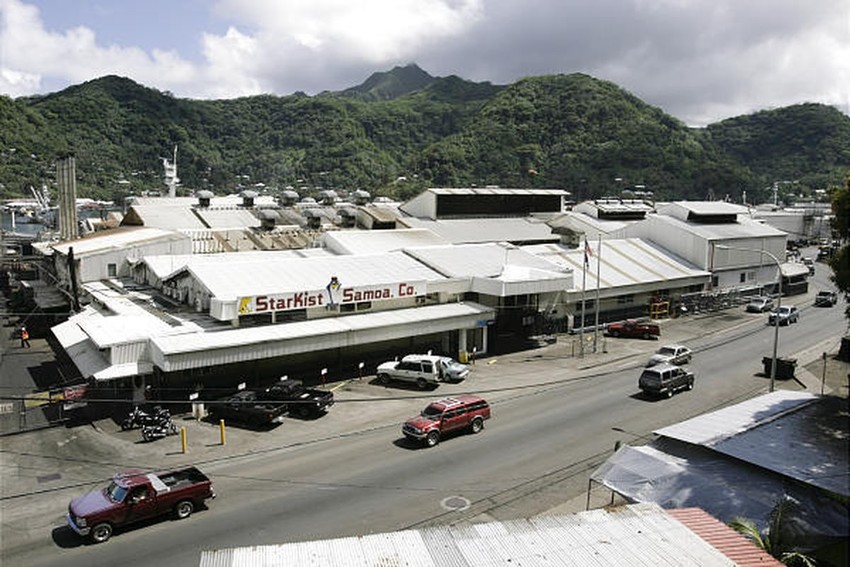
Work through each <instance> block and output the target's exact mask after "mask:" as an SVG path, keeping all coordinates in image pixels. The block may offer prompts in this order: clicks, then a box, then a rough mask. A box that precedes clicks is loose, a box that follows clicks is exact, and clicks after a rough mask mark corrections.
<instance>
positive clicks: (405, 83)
mask: <svg viewBox="0 0 850 567" xmlns="http://www.w3.org/2000/svg"><path fill="white" fill-rule="evenodd" d="M435 80H436V79H435V78H434V77H432V76H431V75H429V74H428V73H426V72H425V71H423V70H422V68H421V67H419V66H418V65H417V64H415V63H409V64H407V65H405V66H403V67H402V66H397V67H393V68H392V69H391V70H389V71H382V72H379V73H372V75H370V76H369V78H368V79H366V80H365V81H364V82H363V83H362V84H360V85H358V86H356V87H351V88H349V89H345V90H344V91H342V93H341V94H342V95H344V96H351V97H355V98H359V99H362V100H370V101H378V100H392V99H395V98H398V97H400V96H404V95H406V94H410V93H412V92H415V91H419V90H422V89H424V88H425V87H427V86H428V85H430V84H432V83H433V82H434V81H435Z"/></svg>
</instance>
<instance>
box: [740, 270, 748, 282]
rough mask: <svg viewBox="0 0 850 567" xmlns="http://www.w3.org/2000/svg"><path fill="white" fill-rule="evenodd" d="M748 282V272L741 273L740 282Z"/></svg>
mask: <svg viewBox="0 0 850 567" xmlns="http://www.w3.org/2000/svg"><path fill="white" fill-rule="evenodd" d="M746 281H747V273H746V272H741V280H740V282H741V283H746Z"/></svg>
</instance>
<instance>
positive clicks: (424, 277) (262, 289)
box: [187, 252, 443, 300]
mask: <svg viewBox="0 0 850 567" xmlns="http://www.w3.org/2000/svg"><path fill="white" fill-rule="evenodd" d="M187 269H188V270H189V271H190V272H191V273H192V274H194V276H195V277H196V278H197V279H198V281H199V282H200V283H201V284H202V285H203V286H204V287H206V288H207V289H208V290H209V292H210V294H211V295H212V296H213V297H216V298H219V299H223V300H228V299H235V298H237V297H248V296H255V295H262V294H273V293H286V292H289V291H303V290H305V289H306V290H315V289H324V288H325V286H326V285H327V284H328V282H329V281H330V279H331V276H336V277H337V278H339V281H340V283H341V284H342V285H344V286H363V285H377V284H381V283H397V282H404V281H431V280H440V279H443V277H442V276H441V275H440V274H438V273H437V272H435V271H434V270H431V269H430V268H428V267H426V266H425V265H423V264H422V263H421V262H417V261H416V260H414V259H413V258H411V257H409V256H407V255H405V254H403V253H401V252H390V253H388V254H380V255H362V256H360V255H358V256H326V257H317V258H312V257H311V258H292V257H290V256H286V257H284V256H282V255H280V254H279V253H278V252H268V253H267V256H266V257H265V258H264V259H263V260H258V259H257V256H254V255H251V256H249V257H246V258H245V259H242V254H241V253H240V254H236V255H234V257H233V258H232V259H230V260H229V261H228V262H227V263H225V264H222V263H212V264H209V263H206V262H204V263H190V264H189V265H188V267H187Z"/></svg>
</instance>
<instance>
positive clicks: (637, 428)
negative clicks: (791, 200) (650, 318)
mask: <svg viewBox="0 0 850 567" xmlns="http://www.w3.org/2000/svg"><path fill="white" fill-rule="evenodd" d="M819 283H820V284H821V285H824V284H823V282H819ZM815 287H817V284H816V285H813V286H812V291H811V294H813V293H814V290H815V289H814V288H815ZM799 299H802V298H799ZM799 299H798V298H795V300H797V301H796V302H797V303H798V306H801V307H802V308H803V311H802V315H801V320H800V323H798V324H795V325H792V326H790V327H782V329H781V331H780V349H779V352H780V356H797V355H800V356H808V357H809V358H817V356H818V355H819V354H820V351H821V350H822V349H826V348H831V347H832V346H833V345H834V346H835V347H836V350H837V341H838V339H837V338H838V337H840V336H841V334H842V333H843V331H844V330H845V329H846V321H845V320H844V319H843V316H842V313H843V304H840V305H839V306H838V307H836V308H832V309H815V308H811V307H809V306H808V305H807V304H806V303H803V302H801V301H800V300H799ZM766 317H767V316H766V315H756V314H743V313H742V312H741V311H740V309H736V310H732V311H730V312H729V313H718V314H714V315H711V316H706V317H692V318H680V319H678V320H676V321H672V322H670V323H669V324H667V325H664V326H663V329H664V333H665V336H664V340H663V341H662V342H674V341H682V342H686V344H688V345H689V346H691V347H692V348H694V350H695V351H696V355H695V357H694V361H693V363H692V364H691V367H692V369H693V370H695V371H696V374H697V384H696V387H695V389H694V390H693V391H692V392H684V393H681V394H678V395H676V396H674V397H673V398H672V399H669V400H667V399H664V400H651V399H647V398H645V397H644V396H642V395H640V394H639V393H638V391H637V387H636V384H637V376H638V374H639V368H640V367H641V366H642V364H643V362H644V361H645V360H646V358H647V356H648V353H649V352H650V351H652V350H654V349H655V348H657V346H659V344H660V343H659V342H652V341H649V342H646V341H639V340H629V339H617V340H609V341H606V342H605V350H606V351H607V352H606V353H604V354H602V353H600V354H598V355H588V356H586V357H584V358H577V357H575V356H566V353H567V352H570V353H572V352H574V345H572V344H561V345H554V346H552V347H547V348H545V349H538V350H537V351H531V352H528V353H520V354H518V355H515V356H511V357H504V358H500V359H491V360H487V359H484V360H479V361H478V362H477V365H476V367H475V369H474V370H473V373H472V376H471V377H470V378H469V379H468V380H467V381H466V383H463V384H460V385H442V386H440V389H439V390H437V391H436V392H431V393H429V394H427V395H426V396H419V394H418V393H417V392H414V391H410V390H403V389H398V390H397V389H392V388H390V389H385V388H383V387H379V386H376V385H373V384H369V383H367V382H366V381H364V382H362V383H352V384H348V385H346V386H345V387H344V388H342V389H340V390H338V392H337V393H338V399H339V400H340V401H339V403H337V405H336V406H335V407H334V408H333V409H332V410H331V413H330V414H329V415H328V416H325V417H324V418H322V419H320V420H318V421H315V422H309V421H308V422H300V421H296V420H289V421H287V422H285V423H284V424H283V425H282V426H281V427H279V428H278V429H276V430H273V431H269V432H265V433H260V434H257V433H251V432H247V431H240V430H230V433H229V439H228V442H227V444H226V446H221V445H220V443H218V442H217V439H216V437H215V435H216V433H217V430H216V428H215V427H214V426H213V425H211V424H204V423H195V422H186V425H187V428H188V429H189V432H190V433H189V434H190V438H191V439H193V440H197V441H195V442H194V444H193V445H192V448H191V449H190V452H189V454H188V455H184V454H181V453H180V451H179V450H177V447H176V446H175V443H171V442H156V443H151V444H141V443H138V442H137V440H136V439H135V437H132V435H134V433H133V432H123V433H122V432H115V431H112V430H106V429H104V428H103V427H101V429H92V428H88V427H86V428H73V429H52V430H47V431H44V432H40V433H30V434H26V435H23V436H17V437H16V438H10V439H4V440H3V445H2V447H3V453H2V456H3V463H2V467H3V471H2V472H3V475H2V476H3V478H4V480H3V487H2V498H3V499H2V501H1V502H0V503H1V504H2V509H0V510H2V519H0V522H2V530H0V537H2V539H0V553H2V555H0V559H2V562H3V564H8V565H28V566H29V565H31V566H42V565H43V566H46V565H62V566H63V567H75V566H78V565H79V566H83V565H86V566H88V565H119V564H120V565H122V566H126V567H129V566H134V565H155V564H168V565H197V563H198V559H199V554H200V551H201V550H204V549H215V548H223V547H241V546H248V545H262V544H276V543H285V542H290V541H299V540H305V539H321V538H330V537H340V536H350V535H359V534H366V533H375V532H384V531H394V530H399V529H405V528H416V527H422V526H426V525H432V524H446V523H458V522H467V521H473V522H479V521H486V520H492V519H509V518H518V517H529V516H532V515H536V514H540V513H545V512H547V511H548V510H551V509H552V508H554V507H556V506H559V505H561V504H562V503H564V502H566V501H570V500H574V499H581V498H582V496H583V494H584V491H585V490H586V487H587V478H588V476H589V474H590V472H591V471H592V470H594V469H595V468H596V467H597V466H598V465H599V464H600V463H601V462H602V461H603V460H604V459H605V458H606V457H607V456H608V455H609V454H610V453H611V451H612V450H613V447H614V444H615V442H617V441H622V442H627V443H631V444H641V443H643V442H645V440H647V439H649V438H651V432H652V431H653V430H654V429H657V428H659V427H662V426H665V425H669V424H671V423H675V422H678V421H681V420H682V419H686V418H689V417H692V416H695V415H699V414H701V413H704V412H706V411H710V410H712V409H716V408H719V407H723V406H725V405H729V404H731V403H735V402H737V401H740V400H743V399H747V398H749V397H752V396H753V395H755V394H758V393H760V392H764V391H766V389H767V387H768V380H767V379H766V378H765V377H764V376H761V375H759V374H760V373H761V371H762V370H763V368H762V363H761V357H762V356H765V355H769V353H770V352H771V350H772V344H773V328H772V327H768V326H767V325H765V320H766ZM777 385H778V387H783V388H792V389H801V387H802V386H801V385H800V384H797V383H796V382H794V381H793V380H792V381H783V382H780V383H778V384H777ZM809 387H810V388H811V385H809ZM469 390H474V391H476V392H478V393H483V394H484V395H485V397H487V398H488V399H489V400H490V401H491V403H492V405H493V418H492V419H491V420H490V421H489V422H488V423H487V427H486V428H485V430H484V431H483V432H482V433H480V434H478V435H461V436H457V437H454V438H451V439H447V440H445V441H444V442H442V443H441V444H440V445H439V446H437V447H436V448H433V449H422V448H418V447H416V446H412V445H410V444H408V443H407V442H405V441H404V440H403V439H401V434H400V423H401V421H403V419H404V418H405V417H408V416H409V415H411V414H412V413H415V412H416V411H417V410H418V409H419V408H421V407H422V406H424V405H425V403H426V402H427V399H430V398H436V397H439V396H441V395H445V394H449V393H454V392H461V391H469ZM135 435H136V436H137V433H136V434H135ZM188 462H191V463H196V464H198V465H199V466H200V467H201V468H202V470H204V471H205V472H207V473H208V474H209V475H210V477H211V478H212V479H213V481H214V484H215V488H216V491H217V492H218V494H219V495H220V496H219V498H217V499H216V500H215V501H213V502H212V503H211V504H210V507H209V510H202V511H199V512H196V514H195V515H193V516H192V517H191V518H189V519H188V520H184V521H179V522H178V521H172V520H163V521H158V522H152V523H149V524H148V525H145V526H141V527H138V528H136V529H130V530H126V531H123V532H119V533H117V534H116V535H115V536H114V537H113V539H112V540H111V541H110V542H108V543H106V544H103V545H90V544H87V543H85V542H81V541H80V540H79V539H78V538H77V537H76V536H75V534H73V533H72V532H70V530H68V528H66V527H65V526H64V520H63V515H64V512H65V508H66V506H67V502H68V501H69V500H70V498H71V497H73V496H75V495H77V494H80V493H82V492H84V491H86V490H88V489H91V488H92V487H94V486H97V484H98V483H100V482H103V481H105V480H106V478H107V477H108V476H109V475H110V474H111V473H112V472H114V471H115V470H120V469H121V468H127V467H134V466H139V467H143V468H161V467H167V466H179V464H181V463H188ZM7 473H12V474H7Z"/></svg>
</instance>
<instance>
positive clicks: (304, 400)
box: [263, 378, 334, 418]
mask: <svg viewBox="0 0 850 567" xmlns="http://www.w3.org/2000/svg"><path fill="white" fill-rule="evenodd" d="M263 397H264V398H265V399H268V400H280V401H283V402H286V404H287V406H288V407H289V414H290V415H297V416H298V417H301V418H308V417H319V416H322V415H324V414H326V413H327V412H328V411H329V410H330V409H331V406H332V405H334V393H333V392H328V391H325V390H321V389H319V388H308V387H307V386H305V385H304V383H303V382H302V381H301V380H293V379H292V378H281V379H280V380H278V381H277V382H275V383H274V384H272V385H271V386H269V387H268V388H266V389H265V390H263Z"/></svg>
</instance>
